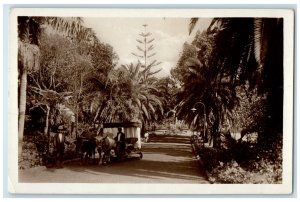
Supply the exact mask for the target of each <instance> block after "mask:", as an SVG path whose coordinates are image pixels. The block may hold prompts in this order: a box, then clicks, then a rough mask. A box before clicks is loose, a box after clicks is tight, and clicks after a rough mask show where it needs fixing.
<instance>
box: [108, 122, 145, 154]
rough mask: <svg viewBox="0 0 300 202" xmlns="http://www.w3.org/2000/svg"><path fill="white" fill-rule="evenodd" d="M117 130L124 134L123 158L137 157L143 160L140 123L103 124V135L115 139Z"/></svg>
mask: <svg viewBox="0 0 300 202" xmlns="http://www.w3.org/2000/svg"><path fill="white" fill-rule="evenodd" d="M118 128H122V129H123V132H124V134H125V154H124V157H125V158H132V157H138V158H139V159H142V158H143V153H142V151H141V148H142V144H141V123H139V122H123V123H104V124H103V133H104V134H108V135H111V136H112V138H114V137H116V134H117V130H118Z"/></svg>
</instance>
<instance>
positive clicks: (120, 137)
mask: <svg viewBox="0 0 300 202" xmlns="http://www.w3.org/2000/svg"><path fill="white" fill-rule="evenodd" d="M115 140H116V143H117V156H118V159H119V160H121V159H122V158H123V157H124V154H125V146H126V145H125V133H123V132H122V128H118V133H117V136H116V138H115Z"/></svg>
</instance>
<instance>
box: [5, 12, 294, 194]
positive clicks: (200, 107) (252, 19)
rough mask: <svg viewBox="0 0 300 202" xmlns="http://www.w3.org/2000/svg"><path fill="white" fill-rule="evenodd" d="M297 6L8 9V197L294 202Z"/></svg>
mask: <svg viewBox="0 0 300 202" xmlns="http://www.w3.org/2000/svg"><path fill="white" fill-rule="evenodd" d="M293 38H294V12H293V11H292V10H288V9H286V10H283V9H282V10H279V9H277V10H275V9H274V10H272V9H271V10H262V9H252V10H251V9H246V10H238V9H237V10H222V9H218V10H205V9H202V10H201V9H180V10H176V9H159V10H155V9H93V10H92V9H60V10H59V9H30V8H27V9H26V8H19V9H18V8H15V9H11V11H10V47H9V48H10V66H9V76H10V78H11V79H10V85H9V91H10V95H9V101H10V103H11V105H10V109H9V112H10V113H9V120H10V121H9V132H10V136H9V146H8V147H9V151H10V152H9V157H8V160H9V170H8V173H9V176H8V177H9V191H10V192H11V193H34V194H35V193H37V194H38V193H68V194H82V193H86V194H224V193H230V194H288V193H291V192H292V179H293V176H292V167H293V161H292V159H293V153H292V151H293V85H294V84H293V77H294V76H293V69H294V64H293V60H294V58H293V54H294V44H293Z"/></svg>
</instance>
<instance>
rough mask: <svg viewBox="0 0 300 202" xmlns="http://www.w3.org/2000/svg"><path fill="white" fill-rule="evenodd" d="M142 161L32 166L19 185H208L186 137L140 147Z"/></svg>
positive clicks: (155, 140)
mask: <svg viewBox="0 0 300 202" xmlns="http://www.w3.org/2000/svg"><path fill="white" fill-rule="evenodd" d="M142 151H143V154H144V156H143V159H141V160H139V159H137V158H132V159H129V160H126V161H124V162H115V163H112V164H110V165H107V166H103V165H80V162H72V163H67V164H65V165H64V168H62V169H52V168H51V169H49V168H48V169H47V168H45V167H36V168H32V169H27V170H21V171H20V172H19V180H20V182H48V183H49V182H56V183H72V182H74V183H75V182H76V183H188V184H194V183H208V181H207V180H206V178H205V175H204V173H203V172H202V171H201V169H200V168H199V166H198V164H197V161H196V160H195V158H194V157H193V155H192V153H191V146H190V144H189V138H188V137H184V136H173V137H172V136H164V137H157V138H154V139H152V141H151V142H149V143H144V144H143V146H142Z"/></svg>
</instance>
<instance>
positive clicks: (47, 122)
mask: <svg viewBox="0 0 300 202" xmlns="http://www.w3.org/2000/svg"><path fill="white" fill-rule="evenodd" d="M46 107H47V112H46V126H45V129H44V134H45V135H48V131H49V114H50V107H49V106H46Z"/></svg>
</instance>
